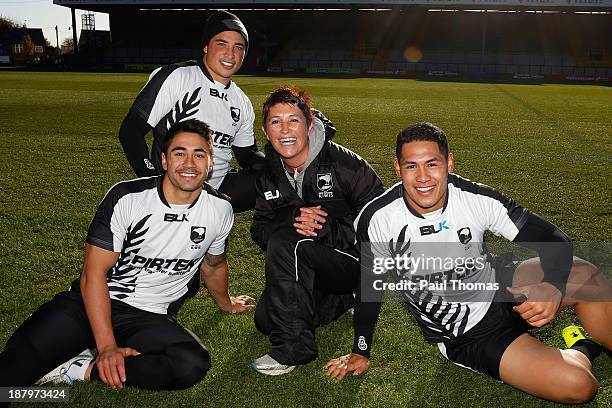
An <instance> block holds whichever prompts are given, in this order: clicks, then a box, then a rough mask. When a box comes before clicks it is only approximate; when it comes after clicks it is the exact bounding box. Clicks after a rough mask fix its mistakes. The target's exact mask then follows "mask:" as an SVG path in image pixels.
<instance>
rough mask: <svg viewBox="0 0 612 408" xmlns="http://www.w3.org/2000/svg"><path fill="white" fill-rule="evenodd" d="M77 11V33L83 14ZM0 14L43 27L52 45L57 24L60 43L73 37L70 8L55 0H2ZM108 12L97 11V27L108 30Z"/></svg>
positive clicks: (20, 22)
mask: <svg viewBox="0 0 612 408" xmlns="http://www.w3.org/2000/svg"><path fill="white" fill-rule="evenodd" d="M84 13H85V11H83V10H77V11H76V20H77V21H76V24H77V33H79V32H80V31H81V14H84ZM0 15H2V16H3V17H8V18H10V19H11V20H13V21H15V22H17V23H19V24H23V23H25V24H26V25H27V26H28V27H31V28H42V29H43V32H44V33H45V37H46V38H47V40H49V42H50V43H51V45H55V26H56V25H57V29H58V33H59V41H60V44H61V43H62V40H63V39H64V38H71V37H72V30H71V29H69V27H71V25H72V22H71V17H70V9H69V8H68V7H62V6H56V5H54V4H53V0H0ZM108 27H109V25H108V14H104V13H96V29H97V30H108Z"/></svg>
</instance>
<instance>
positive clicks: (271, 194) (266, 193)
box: [264, 190, 280, 201]
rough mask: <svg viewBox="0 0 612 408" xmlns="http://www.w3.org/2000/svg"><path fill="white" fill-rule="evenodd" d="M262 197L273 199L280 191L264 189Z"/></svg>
mask: <svg viewBox="0 0 612 408" xmlns="http://www.w3.org/2000/svg"><path fill="white" fill-rule="evenodd" d="M264 197H265V198H266V201H270V200H274V199H275V198H279V197H280V191H278V190H276V191H274V192H272V191H266V192H264Z"/></svg>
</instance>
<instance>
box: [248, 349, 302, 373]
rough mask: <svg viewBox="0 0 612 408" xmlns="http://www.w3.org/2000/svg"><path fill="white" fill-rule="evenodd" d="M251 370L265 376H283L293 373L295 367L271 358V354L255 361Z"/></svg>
mask: <svg viewBox="0 0 612 408" xmlns="http://www.w3.org/2000/svg"><path fill="white" fill-rule="evenodd" d="M251 368H252V369H253V370H255V371H257V372H258V373H262V374H265V375H283V374H287V373H290V372H291V371H293V369H294V368H295V366H290V365H285V364H281V363H279V362H278V361H276V360H275V359H273V358H272V357H270V355H269V354H264V355H263V356H261V357H259V358H258V359H255V360H253V362H252V363H251Z"/></svg>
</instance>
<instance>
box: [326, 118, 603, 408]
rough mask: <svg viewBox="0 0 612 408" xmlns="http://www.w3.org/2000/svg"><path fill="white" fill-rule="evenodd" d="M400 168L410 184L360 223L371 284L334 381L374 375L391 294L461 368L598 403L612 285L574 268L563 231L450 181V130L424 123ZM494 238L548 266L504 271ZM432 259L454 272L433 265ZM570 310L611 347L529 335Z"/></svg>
mask: <svg viewBox="0 0 612 408" xmlns="http://www.w3.org/2000/svg"><path fill="white" fill-rule="evenodd" d="M396 156H397V158H396V160H395V163H394V165H395V170H396V172H397V175H398V176H399V177H401V182H400V183H397V184H395V185H394V186H393V187H391V188H390V189H389V190H387V192H386V193H385V194H383V195H382V196H380V197H378V198H376V199H375V200H373V201H371V202H370V203H368V205H367V206H366V207H365V208H364V209H363V210H362V212H361V213H360V215H359V218H358V220H356V221H355V226H356V236H357V241H358V245H359V248H360V250H361V254H360V255H361V265H362V272H361V284H360V286H359V292H358V293H357V297H356V305H355V316H354V329H355V334H354V343H353V351H352V353H351V354H349V355H346V356H343V357H340V358H337V359H334V360H331V361H329V362H328V363H327V364H326V366H325V367H326V369H327V375H329V376H331V377H335V378H338V379H342V378H343V377H344V376H345V375H346V374H347V373H350V372H352V373H353V374H354V375H359V374H362V373H364V372H365V371H366V370H367V369H368V366H369V360H368V358H369V355H370V350H371V347H372V340H373V335H374V329H375V325H376V321H377V319H378V315H379V313H380V307H381V301H382V295H383V291H384V289H387V290H391V291H393V290H395V291H396V292H395V293H396V294H398V293H399V295H400V296H402V298H403V300H404V301H405V305H406V307H407V309H408V310H409V311H410V312H411V314H412V315H413V316H414V318H415V319H416V321H417V322H418V324H419V327H420V329H421V331H422V333H423V335H424V336H425V337H426V338H427V340H428V341H430V342H432V343H437V345H438V348H439V350H440V352H441V353H442V354H443V355H444V357H445V358H447V359H449V360H450V361H452V362H454V363H455V364H457V365H460V366H462V367H467V368H470V369H472V370H475V371H479V372H482V373H486V374H488V375H490V376H491V377H493V378H495V379H497V380H501V381H503V382H505V383H507V384H510V385H512V386H513V387H515V388H518V389H520V390H522V391H525V392H527V393H530V394H532V395H535V396H537V397H540V398H545V399H549V400H552V401H557V402H563V403H580V402H585V401H588V400H590V399H591V398H593V396H594V395H595V393H596V392H597V380H596V379H595V377H594V376H593V374H592V373H591V368H592V366H591V362H592V361H593V359H594V358H595V357H596V356H597V355H598V354H599V353H600V351H601V348H602V347H606V348H608V349H610V348H611V347H612V287H611V285H610V283H609V282H608V281H607V280H606V279H605V277H603V275H602V274H601V273H600V272H599V271H598V270H597V269H596V268H595V267H594V266H593V265H592V264H590V263H589V262H586V261H584V260H582V259H579V258H575V257H573V256H572V251H573V247H572V244H571V242H570V241H569V239H568V238H567V236H566V235H565V234H564V233H563V232H561V231H560V230H559V229H558V228H557V227H556V226H554V225H553V224H551V223H550V222H548V221H546V220H544V219H542V218H541V217H539V216H537V215H535V214H533V213H531V212H529V211H528V210H526V209H524V208H522V207H521V206H519V205H518V204H517V203H516V202H515V201H514V200H512V199H509V198H507V197H505V196H504V195H503V194H501V193H499V192H498V191H496V190H494V189H492V188H490V187H487V186H484V185H482V184H477V183H473V182H471V181H469V180H467V179H464V178H462V177H460V176H458V175H455V174H452V171H453V167H454V159H453V155H452V153H449V150H448V142H447V139H446V135H445V134H444V132H443V131H442V130H441V129H440V128H438V127H436V126H434V125H432V124H430V123H419V124H416V125H413V126H410V127H408V128H406V129H405V130H403V131H401V132H400V133H399V135H398V137H397V143H396ZM487 230H489V231H491V232H492V233H493V234H495V235H501V236H503V237H505V238H506V239H508V240H510V241H513V242H516V243H518V244H520V245H522V246H525V247H527V248H532V249H535V250H536V251H537V252H538V254H539V258H533V259H529V260H526V261H523V262H521V263H520V264H518V265H515V264H514V263H510V264H508V263H505V262H500V261H499V258H497V261H496V260H495V258H494V257H492V256H491V255H490V254H489V253H488V252H487V251H486V249H485V247H484V245H483V244H484V243H483V237H484V233H485V231H487ZM447 258H448V259H450V260H451V263H450V264H449V265H448V266H447V265H446V260H447ZM428 259H431V260H441V259H444V262H445V264H444V266H443V267H440V266H436V265H439V264H440V263H439V264H436V263H435V262H433V263H429V264H428V263H423V262H424V260H428ZM468 259H471V260H472V261H471V262H468ZM407 260H409V261H410V262H408V261H407ZM423 265H426V266H423ZM431 265H433V266H431ZM387 274H388V275H387ZM385 275H387V276H389V275H390V276H392V277H393V278H394V281H392V282H391V283H389V282H388V281H387V279H386V276H385ZM504 282H506V284H504ZM474 288H479V289H474ZM505 294H506V295H507V294H511V296H510V298H509V299H507V298H506V296H504V295H505ZM564 306H573V307H574V308H575V311H576V314H577V316H578V319H579V320H580V322H581V323H582V325H583V326H584V328H585V329H586V330H587V331H588V332H589V333H590V334H591V335H592V336H593V338H594V339H595V340H597V341H599V342H600V343H601V346H600V345H599V344H597V343H595V341H593V340H590V339H586V338H585V337H584V335H583V334H582V332H581V330H580V329H579V328H577V327H570V328H568V329H566V330H564V338H565V340H566V343H567V345H568V347H569V348H568V349H566V350H558V349H556V348H553V347H549V346H546V345H545V344H543V343H542V342H540V341H539V340H538V339H536V338H535V337H533V336H532V335H531V334H529V333H528V329H529V328H530V327H541V326H543V325H545V324H546V323H548V322H550V321H551V320H552V319H553V318H554V317H555V314H556V313H557V311H558V310H559V307H564Z"/></svg>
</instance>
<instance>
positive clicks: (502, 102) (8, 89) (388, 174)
mask: <svg viewBox="0 0 612 408" xmlns="http://www.w3.org/2000/svg"><path fill="white" fill-rule="evenodd" d="M146 78H147V76H146V75H141V74H92V73H19V72H2V73H0V124H1V126H0V134H1V139H0V140H1V141H2V143H0V155H1V157H3V160H1V161H0V232H1V236H2V239H1V240H0V286H1V287H2V291H1V292H0V319H1V325H0V344H4V343H5V342H6V340H7V339H8V337H9V336H10V334H11V333H12V332H13V331H14V330H15V329H16V328H17V327H18V325H19V324H21V323H22V322H23V320H24V319H25V318H27V316H28V315H29V314H30V313H32V312H33V311H34V310H35V309H36V308H37V307H38V306H39V305H41V304H42V303H43V302H45V301H46V300H48V299H50V298H51V296H52V295H53V294H54V293H56V292H58V291H60V290H64V289H66V288H67V287H68V285H69V283H70V282H71V281H72V280H73V279H74V278H75V277H76V276H78V274H79V272H80V267H81V257H82V247H83V242H84V237H85V234H86V230H87V227H88V224H89V221H90V219H91V217H92V215H93V213H94V211H95V208H96V206H97V204H98V203H99V201H100V200H101V198H102V197H103V195H104V193H105V191H106V190H107V188H108V187H110V185H112V184H113V183H115V182H117V181H119V180H122V179H127V178H131V177H132V175H133V174H132V171H131V169H130V168H129V165H128V164H127V161H126V160H125V159H124V156H123V152H122V150H121V147H120V145H119V142H118V140H117V131H118V129H119V125H120V123H121V120H122V118H123V116H124V115H125V114H126V113H127V110H128V108H129V106H130V104H131V102H132V101H133V99H134V97H135V96H136V94H137V92H138V90H139V89H140V88H141V87H142V85H143V84H144V82H145V81H146ZM236 82H237V83H238V84H239V85H240V86H241V87H242V89H243V90H244V91H245V92H246V93H247V94H248V95H249V96H250V98H251V100H252V102H253V105H254V107H255V110H256V113H257V122H256V129H257V133H258V139H259V142H260V145H261V144H262V143H263V139H262V133H261V131H259V127H260V115H259V112H260V109H261V106H262V103H263V100H264V99H265V97H266V95H267V94H268V93H269V92H270V91H271V90H273V89H275V88H276V87H277V86H279V85H283V84H289V83H292V84H296V85H298V86H300V87H304V88H305V89H307V91H309V93H310V94H311V95H312V96H313V98H314V100H315V105H316V106H317V107H318V108H319V109H321V110H322V111H323V112H324V113H325V114H326V115H327V116H328V117H330V118H331V119H332V120H333V121H334V123H335V124H336V126H337V128H338V133H337V136H336V139H335V140H336V141H337V142H339V143H341V144H343V145H345V146H346V147H348V148H350V149H353V150H354V151H355V152H357V153H359V154H360V155H362V156H363V157H365V158H366V159H367V160H369V161H370V163H371V164H372V165H373V167H374V168H375V169H376V171H377V172H378V173H379V175H380V176H381V178H382V179H383V181H384V182H385V185H387V186H389V185H391V184H392V183H393V182H395V180H396V178H395V175H394V172H393V170H392V160H393V154H394V139H395V135H396V133H397V131H398V130H400V129H401V128H403V127H404V126H405V125H407V124H410V123H413V122H416V121H424V120H427V121H431V122H433V123H436V124H438V125H439V126H441V127H442V128H443V129H445V131H446V132H447V133H448V135H449V139H450V144H451V149H452V150H453V151H454V153H455V158H456V163H457V170H456V171H457V173H459V174H461V175H463V176H465V177H468V178H470V179H473V180H476V181H479V182H482V183H485V184H489V185H492V186H495V187H496V188H498V189H499V190H501V191H502V192H504V193H507V194H508V195H510V196H512V197H514V198H515V199H516V200H517V201H518V202H520V203H521V204H523V205H524V206H526V207H527V208H530V209H531V210H533V211H534V212H537V213H539V214H541V215H543V216H545V217H546V218H548V219H549V220H551V221H552V222H554V223H556V224H557V225H558V226H559V227H561V229H563V230H564V231H565V232H566V233H568V235H570V236H571V237H572V238H573V239H574V240H576V241H582V242H610V241H611V240H612V239H611V238H612V218H611V211H610V196H611V193H612V191H611V190H612V188H611V184H610V181H609V180H610V176H611V175H612V172H611V170H610V169H611V167H610V163H611V161H612V143H611V141H612V140H611V139H612V91H611V90H610V88H606V87H600V86H583V85H510V84H481V83H447V82H425V81H414V80H405V79H362V78H359V79H341V80H338V79H311V78H270V77H263V78H262V77H252V76H241V77H237V78H236ZM250 215H251V214H250V213H247V214H240V215H238V216H237V217H236V225H235V228H234V231H233V232H232V237H233V240H232V242H231V246H230V251H229V258H230V264H231V289H232V292H233V293H247V294H251V295H254V296H258V295H259V294H260V293H261V290H262V288H263V263H264V257H263V253H262V252H261V251H260V250H259V249H258V248H257V247H256V246H255V245H254V244H253V243H252V242H251V240H250V239H249V233H248V228H249V224H250ZM608 248H609V247H608ZM180 322H181V323H182V324H183V325H185V326H186V327H188V328H189V329H191V330H192V331H194V332H195V333H196V334H197V335H199V336H200V337H201V338H202V340H203V342H204V344H206V345H207V347H208V348H209V350H210V353H211V355H212V359H213V368H212V370H211V371H210V372H209V373H208V375H207V377H206V378H205V379H204V381H202V383H200V384H198V385H197V386H195V387H193V388H192V389H189V390H186V391H180V392H164V393H155V392H147V391H140V390H134V389H126V390H122V391H111V390H109V389H107V388H106V387H105V386H103V385H102V384H83V383H81V384H77V385H75V386H73V387H71V389H70V399H71V403H73V404H79V405H84V406H100V405H112V406H164V407H166V406H196V405H197V406H214V407H217V406H232V407H233V406H244V405H248V406H274V407H276V406H279V407H280V406H283V407H292V406H296V407H297V406H347V407H348V406H385V407H387V406H453V407H471V406H481V407H484V406H491V405H497V406H503V407H515V406H520V407H536V406H537V407H540V406H552V405H554V404H550V403H547V402H543V401H541V400H539V399H536V398H533V397H531V396H529V395H526V394H523V393H521V392H518V391H516V390H514V389H512V388H511V387H509V386H506V385H502V384H499V383H497V382H495V381H494V380H492V379H490V378H488V377H485V376H483V375H479V374H476V373H473V372H470V371H468V370H465V369H462V368H459V367H456V366H454V365H452V364H450V363H448V362H447V361H445V360H444V359H443V358H442V357H441V356H440V354H439V353H438V351H437V350H436V348H435V347H434V346H430V345H428V344H427V343H426V342H425V341H424V340H423V338H422V337H421V336H420V334H419V332H418V329H417V326H416V324H415V322H414V321H413V320H412V319H411V318H409V317H407V316H406V314H405V313H404V312H403V310H402V309H401V307H400V305H398V304H387V305H385V307H384V309H383V313H382V316H381V320H380V322H379V324H378V329H377V335H376V341H375V344H374V351H373V355H372V358H371V369H370V370H369V372H368V373H367V374H366V375H365V376H362V377H355V378H348V379H346V380H344V381H342V382H340V383H339V382H337V381H333V380H329V379H328V378H327V377H325V376H324V374H323V370H322V368H321V367H322V365H323V364H324V363H325V362H326V361H327V360H328V359H330V358H333V357H336V356H338V355H340V354H344V353H346V352H348V351H349V350H350V347H351V342H352V329H351V321H350V318H348V317H347V316H344V317H342V318H341V319H339V321H337V322H334V323H333V324H331V325H329V326H326V327H323V328H321V329H319V330H318V331H317V339H318V344H319V351H320V356H319V358H318V359H317V360H316V361H315V362H313V363H311V364H309V365H307V366H305V367H301V368H299V369H298V370H295V371H294V372H293V373H291V374H290V375H287V376H284V377H280V378H278V377H277V378H267V377H265V376H262V375H259V374H257V373H255V372H253V371H252V370H250V369H249V367H248V363H249V362H250V361H251V360H252V359H253V358H255V357H258V356H259V355H261V354H263V353H264V352H266V351H267V346H268V343H267V340H266V338H265V337H264V336H262V335H260V334H259V333H258V332H257V330H256V329H255V327H254V324H253V316H252V313H249V314H244V315H238V316H230V315H225V314H223V313H221V312H219V311H218V310H217V308H216V306H215V305H214V303H213V302H212V301H211V299H210V298H209V297H208V296H207V294H206V293H205V292H204V291H203V292H201V293H200V294H198V295H197V296H196V297H195V298H194V299H192V300H190V301H189V302H187V304H186V305H185V306H184V308H183V309H182V311H181V313H180ZM574 322H575V317H574V316H573V314H572V313H571V312H569V311H563V312H561V314H560V316H559V317H558V318H557V319H556V320H555V322H553V323H551V324H549V325H548V326H547V327H545V328H543V329H540V330H538V331H536V332H535V334H536V336H538V337H539V338H540V339H541V340H543V341H544V342H546V343H547V344H549V345H551V346H557V347H560V346H561V345H562V340H561V338H560V335H559V333H560V330H561V328H562V327H564V326H565V325H567V324H569V323H574ZM525 369H526V370H529V367H525ZM594 372H595V374H596V376H597V377H598V378H599V379H600V390H599V393H598V395H597V397H596V399H595V400H594V401H593V402H591V403H590V404H587V405H588V406H611V402H610V401H612V360H611V359H610V358H608V357H601V358H599V359H598V360H597V361H596V363H595V367H594Z"/></svg>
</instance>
